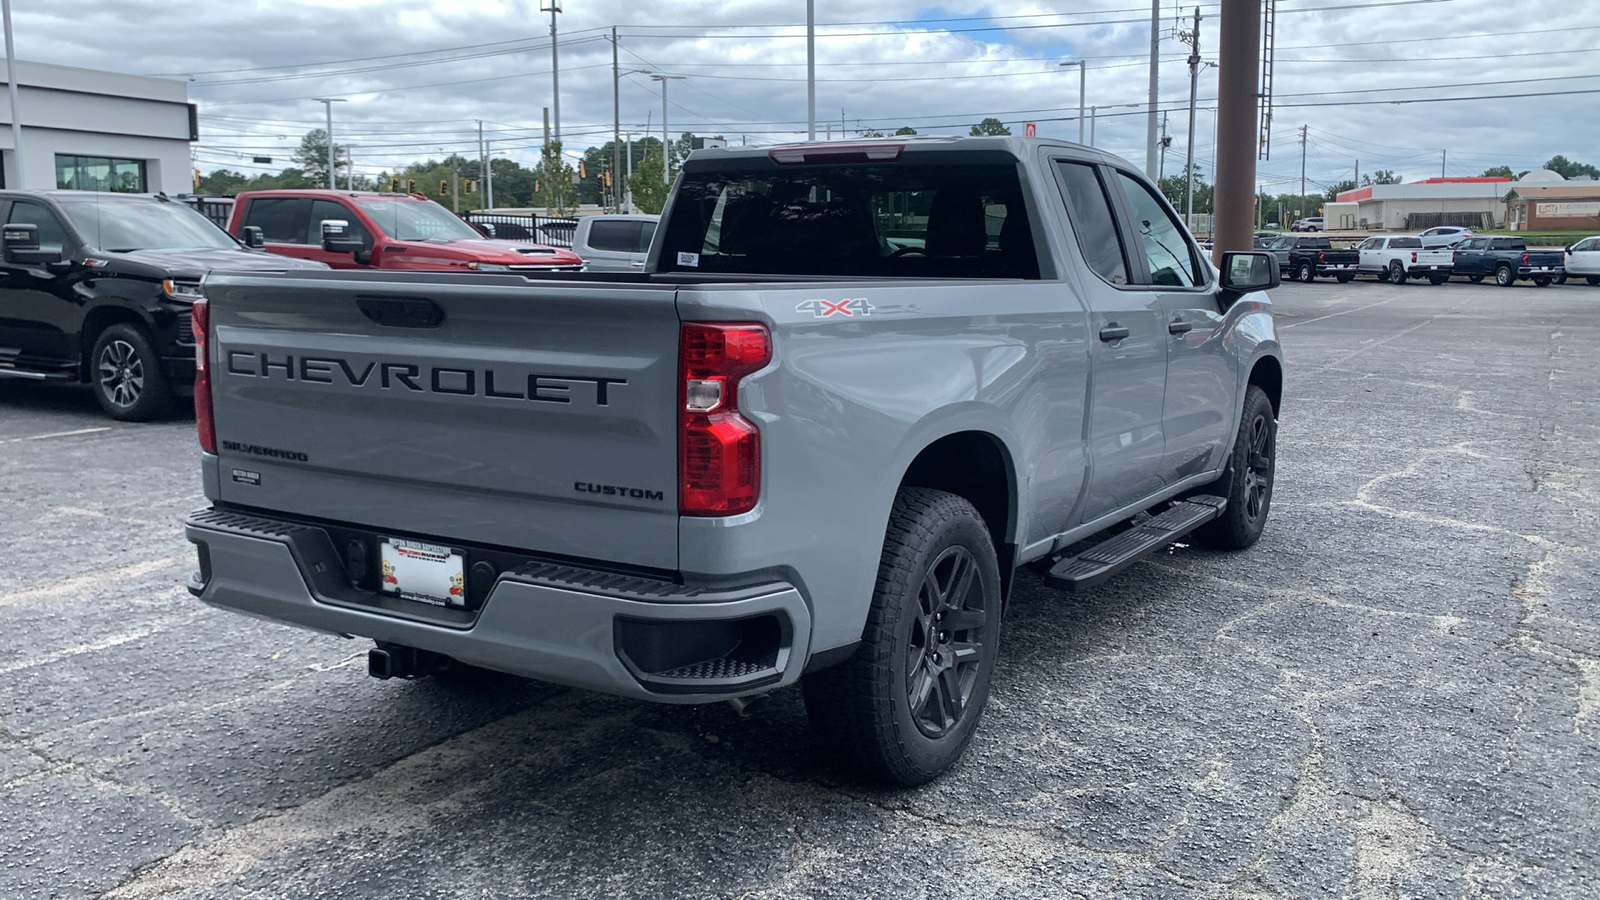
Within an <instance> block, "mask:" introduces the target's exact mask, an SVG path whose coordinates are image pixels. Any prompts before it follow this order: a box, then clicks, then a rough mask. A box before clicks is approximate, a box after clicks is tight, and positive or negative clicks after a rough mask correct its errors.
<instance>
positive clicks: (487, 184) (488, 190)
mask: <svg viewBox="0 0 1600 900" xmlns="http://www.w3.org/2000/svg"><path fill="white" fill-rule="evenodd" d="M492 144H493V142H492V141H486V142H484V145H483V151H484V156H483V158H484V159H486V160H488V161H489V163H488V165H486V166H484V167H483V208H484V209H485V210H490V209H494V147H493V146H491V145H492Z"/></svg>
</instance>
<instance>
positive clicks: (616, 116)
mask: <svg viewBox="0 0 1600 900" xmlns="http://www.w3.org/2000/svg"><path fill="white" fill-rule="evenodd" d="M621 84H622V75H621V73H620V70H619V69H618V68H617V26H615V25H613V26H611V114H612V120H611V196H612V199H613V200H615V202H616V210H617V212H623V209H622V185H619V184H617V176H618V175H621V174H622V155H621V154H622V87H621ZM629 162H632V160H629Z"/></svg>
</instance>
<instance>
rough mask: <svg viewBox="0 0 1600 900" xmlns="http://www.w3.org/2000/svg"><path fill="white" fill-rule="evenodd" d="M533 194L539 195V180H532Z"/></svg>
mask: <svg viewBox="0 0 1600 900" xmlns="http://www.w3.org/2000/svg"><path fill="white" fill-rule="evenodd" d="M533 192H534V193H535V194H537V193H539V179H537V178H535V179H534V180H533Z"/></svg>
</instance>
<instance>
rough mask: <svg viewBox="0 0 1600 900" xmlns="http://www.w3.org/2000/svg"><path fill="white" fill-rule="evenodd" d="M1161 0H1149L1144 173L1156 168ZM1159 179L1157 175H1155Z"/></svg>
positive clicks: (1149, 172)
mask: <svg viewBox="0 0 1600 900" xmlns="http://www.w3.org/2000/svg"><path fill="white" fill-rule="evenodd" d="M1160 52H1161V0H1150V106H1149V112H1147V113H1146V114H1145V120H1144V174H1145V175H1147V176H1148V175H1150V174H1151V173H1152V172H1155V171H1157V169H1156V92H1157V90H1158V89H1159V88H1160V84H1161V79H1160V77H1159V70H1160V66H1161V62H1160V57H1159V55H1158V54H1159V53H1160ZM1157 180H1158V181H1159V180H1160V178H1159V176H1158V177H1157Z"/></svg>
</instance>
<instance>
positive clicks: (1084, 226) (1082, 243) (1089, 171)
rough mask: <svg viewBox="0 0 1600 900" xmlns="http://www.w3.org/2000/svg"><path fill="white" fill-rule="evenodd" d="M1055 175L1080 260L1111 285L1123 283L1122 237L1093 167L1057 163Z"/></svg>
mask: <svg viewBox="0 0 1600 900" xmlns="http://www.w3.org/2000/svg"><path fill="white" fill-rule="evenodd" d="M1056 172H1057V173H1058V174H1059V175H1060V177H1061V188H1062V192H1063V193H1064V194H1066V200H1067V215H1068V217H1069V218H1070V219H1071V220H1072V231H1073V233H1074V234H1075V235H1077V237H1078V248H1079V249H1080V250H1082V251H1083V258H1084V261H1085V262H1087V263H1088V264H1089V268H1090V269H1092V270H1093V271H1094V273H1095V274H1096V275H1098V276H1100V278H1101V279H1103V280H1105V281H1107V282H1109V283H1111V284H1115V285H1124V284H1127V283H1128V264H1127V260H1126V258H1125V255H1124V253H1123V248H1122V238H1121V237H1120V236H1119V235H1118V234H1117V221H1116V219H1114V218H1113V217H1112V215H1111V201H1110V199H1109V197H1107V195H1106V190H1105V186H1104V185H1102V184H1101V183H1100V176H1099V174H1098V173H1096V172H1095V169H1094V166H1091V165H1086V164H1084V163H1074V162H1064V161H1057V162H1056Z"/></svg>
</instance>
